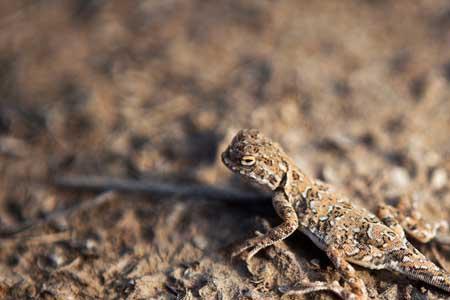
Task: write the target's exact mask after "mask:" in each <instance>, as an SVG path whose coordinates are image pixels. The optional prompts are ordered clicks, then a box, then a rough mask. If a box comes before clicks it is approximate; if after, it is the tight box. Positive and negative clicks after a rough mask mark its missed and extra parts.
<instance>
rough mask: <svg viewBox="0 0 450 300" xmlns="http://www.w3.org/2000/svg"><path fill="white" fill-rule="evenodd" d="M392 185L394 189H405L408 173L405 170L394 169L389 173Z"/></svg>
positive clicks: (408, 178) (407, 182) (408, 179)
mask: <svg viewBox="0 0 450 300" xmlns="http://www.w3.org/2000/svg"><path fill="white" fill-rule="evenodd" d="M390 177H391V182H392V185H393V186H394V187H396V188H406V187H407V186H408V185H409V183H410V177H409V174H408V171H407V170H406V169H405V168H401V167H396V168H394V169H392V171H391V173H390Z"/></svg>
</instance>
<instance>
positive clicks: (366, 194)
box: [0, 0, 450, 299]
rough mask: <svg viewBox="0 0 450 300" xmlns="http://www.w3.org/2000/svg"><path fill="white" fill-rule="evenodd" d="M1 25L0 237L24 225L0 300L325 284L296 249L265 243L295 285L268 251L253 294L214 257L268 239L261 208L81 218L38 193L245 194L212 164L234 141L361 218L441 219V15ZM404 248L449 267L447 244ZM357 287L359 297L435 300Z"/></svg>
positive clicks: (5, 264)
mask: <svg viewBox="0 0 450 300" xmlns="http://www.w3.org/2000/svg"><path fill="white" fill-rule="evenodd" d="M0 16H1V18H0V70H1V72H0V172H1V173H0V174H1V176H0V229H2V230H0V231H4V229H5V228H8V229H14V228H20V227H21V226H22V225H24V224H29V223H30V222H35V221H36V220H40V223H39V222H38V223H37V225H35V226H31V227H30V228H28V229H27V230H24V231H21V232H17V233H11V232H10V233H9V234H6V233H4V234H3V235H2V237H1V239H2V240H1V244H0V298H2V299H279V298H280V297H281V292H280V287H283V286H293V285H295V284H296V283H298V281H299V280H300V279H299V278H300V277H302V276H303V277H304V276H306V277H308V278H309V280H311V281H313V280H322V281H329V282H331V281H332V280H336V279H339V276H338V275H337V274H336V272H335V271H334V270H333V268H332V267H331V264H330V262H329V261H328V259H327V258H326V257H325V256H324V255H323V254H322V253H321V252H320V251H319V250H318V249H317V248H315V246H314V245H312V243H311V242H310V241H309V240H308V239H307V238H306V237H304V236H302V235H301V234H294V235H293V236H292V237H291V238H289V239H288V240H287V241H286V243H285V244H280V245H279V247H281V248H282V249H285V250H289V251H292V253H294V254H295V257H296V259H297V261H298V263H299V265H300V266H301V268H302V271H301V272H298V271H292V270H290V269H289V268H287V269H286V264H283V263H282V262H283V261H282V258H277V257H274V255H272V254H273V249H272V250H268V251H266V252H265V253H261V254H259V255H258V256H257V257H256V258H255V260H254V267H255V268H256V269H258V270H259V272H260V278H258V279H259V280H256V279H255V278H253V277H252V276H251V275H250V274H249V273H248V272H247V271H246V269H245V266H244V264H243V263H242V262H240V261H239V260H231V259H230V249H231V248H232V246H233V245H234V244H236V243H239V242H240V241H242V240H244V239H245V238H246V237H250V236H253V234H254V231H255V230H257V229H258V228H259V226H260V224H261V223H262V220H268V221H269V222H270V224H271V225H272V226H275V225H276V224H278V222H279V219H278V218H277V217H276V215H275V213H274V212H273V211H272V210H271V209H270V206H269V205H267V203H261V205H257V206H250V207H249V206H248V205H247V206H246V205H239V204H233V205H231V204H229V203H225V202H223V203H221V202H220V201H210V200H209V199H208V198H207V197H194V198H193V197H186V196H184V195H175V196H171V197H155V196H154V195H148V194H147V195H135V194H133V193H119V194H116V195H115V196H113V197H112V199H110V200H108V201H105V202H102V203H100V204H98V205H93V206H90V207H88V209H77V207H78V205H79V204H80V203H89V202H90V201H93V200H94V199H96V197H98V195H99V193H96V192H89V191H86V190H83V189H61V188H57V187H55V186H54V184H53V183H52V182H53V181H54V179H55V178H56V179H57V178H62V177H64V176H69V175H70V176H78V177H85V176H93V175H96V176H106V177H110V178H126V179H133V180H141V181H145V182H151V183H155V182H156V183H171V184H174V185H175V186H176V185H181V184H192V183H196V184H202V185H212V186H219V187H233V188H236V189H242V190H251V189H253V187H250V186H249V185H247V184H246V183H244V182H242V181H241V180H240V179H239V178H237V177H235V176H233V175H232V174H231V173H230V172H229V171H228V170H226V169H225V167H224V166H222V164H221V162H220V159H219V157H220V155H219V154H220V152H221V150H222V149H223V148H224V147H225V145H226V144H227V143H228V142H229V140H230V138H231V137H232V135H233V134H234V133H236V131H237V130H238V129H240V128H247V127H253V128H258V129H260V130H261V131H262V132H264V133H265V134H266V135H268V136H270V137H272V138H273V139H275V140H277V141H278V142H279V143H281V144H282V145H283V147H284V148H285V149H286V152H288V153H289V154H290V155H291V156H292V157H293V158H294V160H295V161H296V162H297V163H298V165H299V166H300V167H301V168H302V169H303V170H304V171H305V172H306V173H308V174H310V175H312V176H315V177H318V178H321V179H322V180H324V181H327V182H330V183H331V184H333V185H334V186H336V188H338V189H340V190H342V191H343V192H345V193H347V194H348V195H349V196H351V197H352V199H354V201H355V203H358V204H359V205H362V206H364V207H366V208H368V209H372V210H373V209H374V208H375V206H376V204H377V201H379V200H386V201H388V202H395V201H396V199H398V197H400V196H401V195H402V194H405V193H413V194H414V195H416V196H415V197H416V198H417V205H418V208H417V209H418V210H419V211H421V212H422V213H423V214H424V215H425V216H426V217H427V219H428V220H430V221H439V220H450V185H449V182H448V177H449V176H450V139H449V133H450V100H449V99H450V5H449V3H448V1H445V0H433V1H431V0H421V1H406V0H402V1H387V0H371V1H369V0H365V1H338V0H333V1H294V0H292V1H269V0H263V1H260V0H258V1H257V0H247V1H237V0H221V1H201V0H196V1H194V0H188V1H179V0H167V1H139V2H134V1H119V0H112V1H102V0H97V1H94V0H89V1H81V0H78V1H75V0H73V1H67V0H64V1H52V0H41V1H25V0H23V1H1V2H0ZM380 178H385V179H387V180H385V183H384V184H379V183H380V182H382V181H381V179H380ZM97 199H98V198H97ZM261 208H264V209H261ZM61 211H63V212H67V211H70V213H62V214H61V215H60V217H57V218H53V219H52V220H50V221H43V220H45V218H48V216H52V215H54V213H55V212H61ZM416 245H417V247H418V248H419V249H420V250H421V251H423V253H425V254H426V255H427V256H428V257H429V258H430V259H432V260H434V261H436V262H438V263H439V264H440V265H442V266H443V267H444V268H447V269H450V268H449V267H450V249H449V248H448V247H447V246H444V245H441V244H439V243H432V244H431V245H420V244H417V243H416ZM271 251H272V252H271ZM271 253H272V254H271ZM275 256H276V255H275ZM277 259H278V261H277ZM280 259H281V263H280ZM283 266H284V267H283ZM283 268H284V269H283ZM296 272H297V273H296ZM299 274H300V275H301V276H300V275H299ZM358 274H360V276H362V278H363V279H364V281H365V282H366V284H367V286H368V289H369V292H370V294H371V296H372V297H373V298H375V299H408V298H410V299H438V298H439V297H440V298H441V299H442V298H444V299H445V298H450V297H449V296H448V294H446V293H444V292H441V291H439V290H437V289H435V288H432V287H430V286H428V285H426V284H423V283H419V282H413V281H409V280H408V279H405V278H404V277H402V276H399V275H396V274H390V273H387V272H378V271H367V270H364V269H361V268H358ZM307 297H309V298H308V299H311V298H312V299H333V298H334V296H333V295H332V294H330V293H320V294H315V295H310V296H307Z"/></svg>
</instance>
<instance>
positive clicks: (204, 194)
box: [53, 176, 271, 204]
mask: <svg viewBox="0 0 450 300" xmlns="http://www.w3.org/2000/svg"><path fill="white" fill-rule="evenodd" d="M53 183H54V184H55V186H56V187H59V188H66V189H84V190H91V191H107V190H112V191H119V192H128V193H141V194H149V195H152V196H156V197H158V196H159V197H167V196H179V197H180V196H183V197H189V198H196V197H197V198H202V199H207V200H213V201H225V202H228V203H241V204H242V203H245V204H256V203H262V202H268V201H270V199H271V198H270V196H269V195H265V194H258V193H251V192H244V191H238V190H235V189H231V188H219V187H214V186H209V185H201V184H189V185H186V184H184V185H183V184H169V183H155V182H147V181H140V180H130V179H117V178H109V177H98V176H84V177H62V178H57V179H55V180H54V182H53Z"/></svg>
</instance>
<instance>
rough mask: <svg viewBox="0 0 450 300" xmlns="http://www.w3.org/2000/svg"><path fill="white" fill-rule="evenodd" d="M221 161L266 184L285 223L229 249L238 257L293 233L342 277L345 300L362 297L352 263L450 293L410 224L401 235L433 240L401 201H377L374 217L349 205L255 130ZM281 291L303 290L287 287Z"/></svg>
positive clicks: (448, 279)
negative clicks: (414, 242) (301, 236)
mask: <svg viewBox="0 0 450 300" xmlns="http://www.w3.org/2000/svg"><path fill="white" fill-rule="evenodd" d="M221 160H222V162H223V163H224V164H225V166H226V167H228V169H230V170H231V171H232V172H235V173H238V174H240V175H242V176H243V177H245V178H247V179H249V180H250V181H252V182H254V183H257V184H259V185H262V186H266V187H268V188H269V189H270V190H271V191H272V194H273V196H272V204H273V207H274V209H275V211H276V213H277V215H278V216H279V217H280V218H281V219H282V220H283V222H282V223H281V224H280V225H278V226H276V227H273V228H271V229H270V230H269V231H268V232H266V233H265V234H258V235H257V236H256V237H254V238H251V239H248V240H246V241H245V242H244V243H243V244H242V245H240V246H238V247H237V248H236V249H235V251H234V252H233V253H232V256H233V257H234V256H241V257H242V258H243V259H245V261H246V263H247V266H249V262H250V260H251V259H252V257H253V256H254V255H255V254H256V253H258V252H259V251H260V250H261V249H264V248H266V247H269V246H271V245H273V244H275V243H276V242H277V241H281V240H284V239H286V238H287V237H289V236H290V235H291V234H292V233H293V232H295V231H296V230H299V231H301V232H302V233H304V234H305V235H306V236H308V237H309V238H310V239H311V240H312V242H313V243H314V244H315V245H316V246H317V247H318V248H320V249H321V250H323V251H324V252H325V253H326V255H327V256H328V258H329V259H330V260H331V262H332V263H333V265H334V267H335V268H336V270H337V271H338V272H339V273H340V274H341V276H342V277H343V278H344V280H345V282H347V284H348V285H349V287H350V288H349V294H348V295H347V296H346V297H345V298H346V299H358V300H359V299H368V293H367V288H366V286H365V283H364V281H363V280H362V279H360V278H358V276H357V274H356V271H355V268H354V267H353V265H358V266H360V267H363V268H367V269H372V270H381V269H384V270H388V271H391V272H395V273H400V274H403V275H404V276H406V277H408V278H410V279H413V280H419V281H423V282H425V283H427V284H429V285H432V286H434V287H437V288H439V289H442V290H444V291H446V292H450V274H449V273H448V272H446V271H445V270H443V269H441V268H439V267H438V266H436V265H435V264H434V263H433V262H431V261H430V260H429V259H427V258H426V257H425V256H424V255H423V254H422V253H421V252H419V251H418V250H417V249H416V248H415V247H414V246H413V245H412V244H411V243H410V242H409V241H408V240H407V238H406V236H405V233H404V230H403V226H402V225H408V226H406V227H407V230H406V232H407V233H408V234H412V235H413V237H414V236H415V237H416V238H417V239H418V240H419V241H424V242H426V241H429V240H430V239H432V237H433V233H435V232H436V230H435V229H436V228H435V227H432V226H426V228H425V229H427V232H426V233H425V234H421V233H420V232H419V231H418V230H417V228H416V227H414V226H412V224H413V221H414V219H417V220H419V221H421V222H422V223H423V222H424V220H423V219H422V218H421V217H420V216H417V214H414V213H411V211H410V210H409V211H408V209H407V206H405V205H403V206H402V207H403V208H402V209H397V208H395V207H393V206H390V205H387V204H385V205H382V206H381V207H380V209H379V213H378V217H377V216H376V215H375V214H373V213H371V212H370V211H368V210H366V209H364V208H361V207H358V206H356V205H354V204H352V203H351V202H350V200H349V199H348V198H347V197H345V196H344V195H340V194H338V193H336V192H334V191H331V190H330V189H329V188H328V185H327V184H324V183H321V182H320V181H318V180H314V179H312V178H311V177H309V176H307V175H306V174H305V173H304V172H303V171H301V169H300V168H298V167H297V166H296V164H295V163H294V161H293V160H292V159H291V158H289V157H288V155H287V154H286V153H285V152H284V151H283V149H282V148H281V146H280V145H279V144H277V143H275V142H273V141H272V140H270V139H269V138H267V137H266V136H264V135H263V134H262V133H260V132H259V131H258V130H256V129H243V130H240V131H239V132H238V133H237V134H236V135H235V137H234V138H233V139H232V141H231V143H230V145H229V146H228V147H227V148H226V149H225V151H224V152H223V153H222V155H221ZM403 212H407V213H408V212H409V216H407V217H403V218H400V220H399V216H400V214H401V213H403ZM320 290H324V288H323V284H321V285H318V286H317V288H316V289H314V288H312V287H311V286H309V291H320ZM286 294H288V295H295V294H303V292H302V291H301V290H297V291H296V290H292V291H289V292H287V293H286ZM286 294H285V295H286ZM341 296H342V295H341Z"/></svg>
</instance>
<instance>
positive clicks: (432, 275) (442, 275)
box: [388, 256, 450, 292]
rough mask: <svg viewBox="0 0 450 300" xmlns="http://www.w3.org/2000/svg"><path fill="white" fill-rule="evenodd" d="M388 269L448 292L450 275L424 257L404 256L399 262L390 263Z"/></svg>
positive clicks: (449, 289) (449, 290)
mask: <svg viewBox="0 0 450 300" xmlns="http://www.w3.org/2000/svg"><path fill="white" fill-rule="evenodd" d="M388 269H390V270H391V271H397V272H399V273H402V274H403V275H405V276H407V277H409V278H411V279H415V280H420V281H423V282H426V283H428V284H430V285H432V286H435V287H437V288H440V289H442V290H445V291H447V292H450V273H448V272H446V271H444V270H442V269H441V268H439V267H438V266H436V265H435V264H434V263H432V262H431V261H429V260H428V259H426V258H425V257H414V256H413V257H411V256H404V257H403V259H402V261H401V262H398V261H397V262H396V261H393V262H391V263H390V266H389V267H388Z"/></svg>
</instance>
